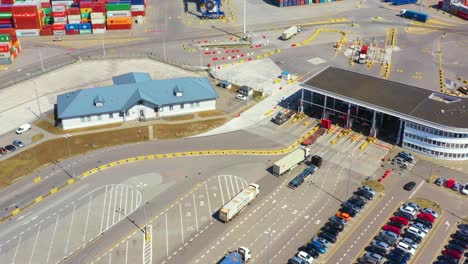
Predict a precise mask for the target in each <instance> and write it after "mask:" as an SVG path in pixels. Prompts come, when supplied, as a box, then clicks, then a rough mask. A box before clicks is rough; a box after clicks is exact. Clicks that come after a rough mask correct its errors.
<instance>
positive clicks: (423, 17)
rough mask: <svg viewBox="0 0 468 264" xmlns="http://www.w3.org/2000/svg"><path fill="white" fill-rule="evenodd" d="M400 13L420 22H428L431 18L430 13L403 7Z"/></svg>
mask: <svg viewBox="0 0 468 264" xmlns="http://www.w3.org/2000/svg"><path fill="white" fill-rule="evenodd" d="M400 15H401V16H402V17H405V18H409V19H414V20H416V21H419V22H426V21H427V20H428V19H429V15H428V14H426V13H421V12H417V11H413V10H406V9H402V10H401V11H400Z"/></svg>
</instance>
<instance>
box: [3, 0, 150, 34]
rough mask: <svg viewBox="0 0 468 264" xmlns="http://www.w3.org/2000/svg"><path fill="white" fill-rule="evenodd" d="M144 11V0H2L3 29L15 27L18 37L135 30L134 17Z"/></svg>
mask: <svg viewBox="0 0 468 264" xmlns="http://www.w3.org/2000/svg"><path fill="white" fill-rule="evenodd" d="M145 10H146V2H145V0H130V1H106V0H98V1H88V0H83V1H69V0H64V1H56V0H51V1H49V0H40V1H38V0H36V1H27V2H25V1H15V0H1V2H0V29H13V30H14V31H15V37H16V36H18V37H23V36H28V37H29V36H50V35H57V36H60V35H86V34H102V33H105V32H106V30H129V29H132V17H137V18H140V17H143V16H145Z"/></svg>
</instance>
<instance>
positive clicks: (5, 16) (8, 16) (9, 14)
mask: <svg viewBox="0 0 468 264" xmlns="http://www.w3.org/2000/svg"><path fill="white" fill-rule="evenodd" d="M11 17H12V14H11V13H9V12H4V13H3V12H2V13H0V18H11Z"/></svg>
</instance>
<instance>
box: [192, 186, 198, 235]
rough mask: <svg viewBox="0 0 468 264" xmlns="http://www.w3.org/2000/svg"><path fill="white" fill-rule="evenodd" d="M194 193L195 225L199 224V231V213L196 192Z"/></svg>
mask: <svg viewBox="0 0 468 264" xmlns="http://www.w3.org/2000/svg"><path fill="white" fill-rule="evenodd" d="M192 194H193V208H194V210H195V225H196V226H197V232H198V214H197V203H196V201H195V192H193V193H192Z"/></svg>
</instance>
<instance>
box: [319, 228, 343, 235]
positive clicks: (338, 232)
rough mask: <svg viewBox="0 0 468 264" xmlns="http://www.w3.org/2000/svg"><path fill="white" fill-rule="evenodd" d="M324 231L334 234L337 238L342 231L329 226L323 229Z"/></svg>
mask: <svg viewBox="0 0 468 264" xmlns="http://www.w3.org/2000/svg"><path fill="white" fill-rule="evenodd" d="M322 231H324V232H327V233H330V234H333V235H335V236H338V235H339V234H340V231H338V230H336V229H335V228H333V227H329V226H324V227H322Z"/></svg>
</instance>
